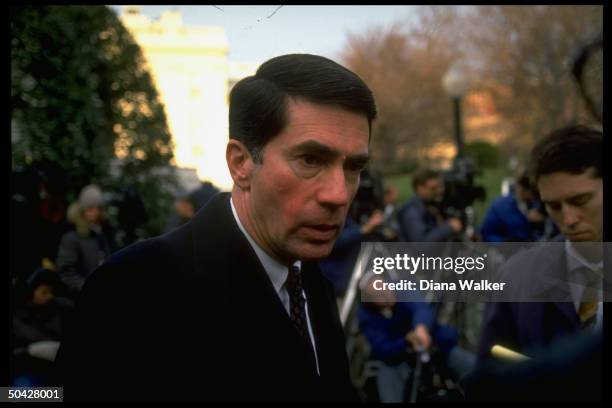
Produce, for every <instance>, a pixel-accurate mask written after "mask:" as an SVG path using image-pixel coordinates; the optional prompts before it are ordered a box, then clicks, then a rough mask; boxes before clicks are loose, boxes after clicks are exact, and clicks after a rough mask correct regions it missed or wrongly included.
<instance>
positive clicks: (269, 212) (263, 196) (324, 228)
mask: <svg viewBox="0 0 612 408" xmlns="http://www.w3.org/2000/svg"><path fill="white" fill-rule="evenodd" d="M287 107H288V123H287V126H286V127H285V129H284V130H283V131H281V133H280V134H278V135H277V136H276V137H274V138H273V139H272V140H271V141H270V142H268V144H267V145H266V146H265V148H264V150H263V162H262V163H261V164H255V165H254V166H253V172H252V175H251V183H250V194H251V200H250V206H251V208H250V210H249V213H250V215H251V220H250V222H251V223H252V226H253V229H254V230H255V231H254V232H255V234H256V240H257V241H258V243H259V244H260V245H261V246H262V248H263V249H264V250H266V251H267V252H269V253H271V254H273V255H276V257H277V258H279V259H280V260H283V261H293V260H295V259H303V260H307V259H320V258H324V257H326V256H328V255H329V253H330V252H331V250H332V248H333V246H334V242H335V240H336V238H338V235H339V234H340V232H341V231H342V228H343V225H344V220H345V219H346V214H347V211H348V208H349V206H350V204H351V201H352V200H353V198H354V196H355V193H356V192H357V187H358V186H359V174H360V172H361V170H362V169H363V168H364V166H365V165H366V164H367V160H368V140H369V126H368V120H367V117H366V116H365V115H362V114H357V113H353V112H350V111H347V110H345V109H342V108H339V107H335V106H325V105H317V104H313V103H309V102H306V101H303V100H296V99H290V100H289V102H288V106H287Z"/></svg>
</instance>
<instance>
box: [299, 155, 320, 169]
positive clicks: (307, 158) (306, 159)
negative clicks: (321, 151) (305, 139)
mask: <svg viewBox="0 0 612 408" xmlns="http://www.w3.org/2000/svg"><path fill="white" fill-rule="evenodd" d="M300 160H301V161H302V163H303V164H304V165H306V166H307V167H314V166H320V165H322V164H323V160H321V159H320V158H319V157H317V156H313V155H311V154H306V155H304V156H302V157H300Z"/></svg>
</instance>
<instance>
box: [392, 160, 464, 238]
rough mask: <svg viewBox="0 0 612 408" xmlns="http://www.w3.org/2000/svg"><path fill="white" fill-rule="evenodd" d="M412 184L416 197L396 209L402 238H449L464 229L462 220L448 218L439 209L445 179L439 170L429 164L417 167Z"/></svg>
mask: <svg viewBox="0 0 612 408" xmlns="http://www.w3.org/2000/svg"><path fill="white" fill-rule="evenodd" d="M412 187H413V188H414V192H415V195H414V197H413V198H412V199H411V200H410V201H408V202H407V203H406V204H404V205H403V206H402V207H401V208H400V209H399V211H398V212H397V217H398V224H399V230H400V231H399V232H400V241H404V242H446V241H448V240H449V239H450V238H452V237H453V236H454V235H455V234H457V233H459V232H461V230H462V229H463V224H462V223H461V220H460V219H459V218H456V217H450V218H445V217H444V215H443V214H442V213H441V211H440V205H439V204H440V203H441V201H442V199H443V197H444V180H443V179H442V176H441V175H440V173H439V172H437V171H435V170H432V169H427V168H425V169H420V170H417V171H416V172H415V173H414V176H413V178H412Z"/></svg>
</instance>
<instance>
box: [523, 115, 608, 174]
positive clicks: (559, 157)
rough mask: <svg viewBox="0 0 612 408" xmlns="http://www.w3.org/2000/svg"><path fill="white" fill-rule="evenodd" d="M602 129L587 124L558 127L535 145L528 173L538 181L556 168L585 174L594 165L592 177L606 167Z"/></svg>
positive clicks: (555, 170)
mask: <svg viewBox="0 0 612 408" xmlns="http://www.w3.org/2000/svg"><path fill="white" fill-rule="evenodd" d="M602 166H603V133H602V132H601V131H600V130H597V129H593V128H590V127H587V126H584V125H572V126H567V127H564V128H561V129H558V130H555V131H553V132H551V133H550V134H548V135H547V136H546V137H544V138H543V139H541V140H540V141H539V142H538V143H536V145H535V146H534V148H533V150H532V152H531V158H530V160H529V176H530V178H531V181H532V182H533V183H534V184H535V183H537V181H538V179H539V177H540V176H542V175H544V174H550V173H554V172H558V171H560V172H566V173H570V174H582V173H584V172H585V171H587V170H588V169H589V168H591V167H593V168H595V174H594V175H593V177H601V175H602V172H603V169H602Z"/></svg>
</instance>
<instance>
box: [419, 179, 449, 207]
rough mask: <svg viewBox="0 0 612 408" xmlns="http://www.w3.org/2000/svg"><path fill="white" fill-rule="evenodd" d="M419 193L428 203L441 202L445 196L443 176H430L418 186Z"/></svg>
mask: <svg viewBox="0 0 612 408" xmlns="http://www.w3.org/2000/svg"><path fill="white" fill-rule="evenodd" d="M417 194H418V195H419V196H420V197H421V199H422V200H423V201H425V202H428V203H434V202H440V201H442V198H443V197H444V183H443V182H442V178H441V177H435V178H430V179H428V180H426V181H425V182H424V183H423V184H421V185H419V186H417Z"/></svg>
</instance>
